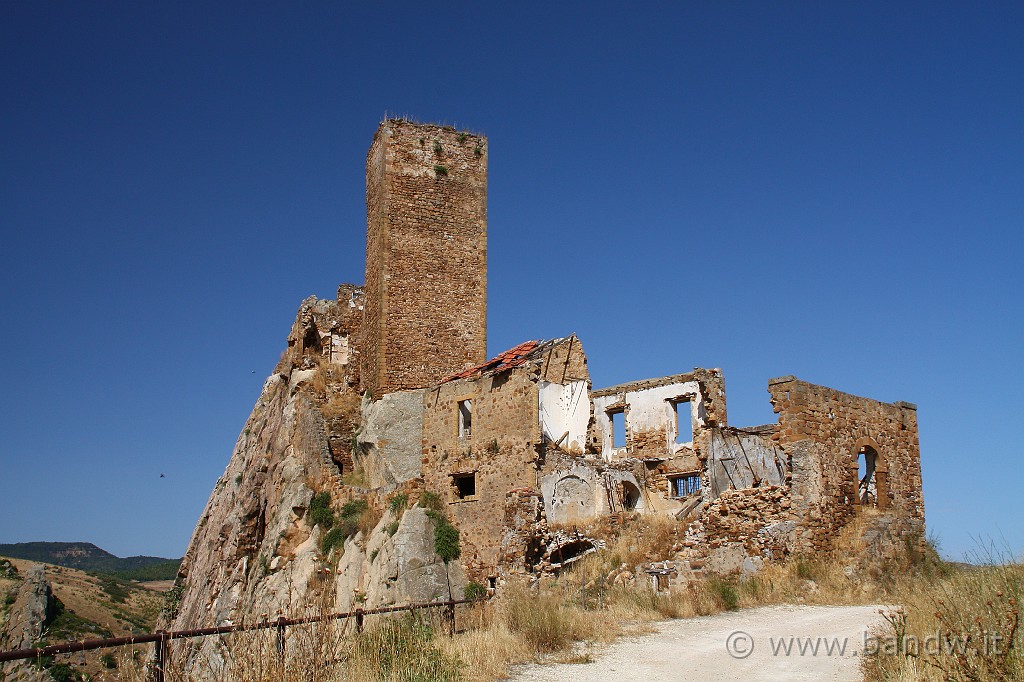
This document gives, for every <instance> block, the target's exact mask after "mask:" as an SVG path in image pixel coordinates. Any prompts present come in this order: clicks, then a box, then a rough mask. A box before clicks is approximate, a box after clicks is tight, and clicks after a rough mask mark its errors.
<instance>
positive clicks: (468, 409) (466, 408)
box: [459, 400, 473, 438]
mask: <svg viewBox="0 0 1024 682" xmlns="http://www.w3.org/2000/svg"><path fill="white" fill-rule="evenodd" d="M472 433H473V401H472V400H460V401H459V438H466V437H467V436H470V435H472Z"/></svg>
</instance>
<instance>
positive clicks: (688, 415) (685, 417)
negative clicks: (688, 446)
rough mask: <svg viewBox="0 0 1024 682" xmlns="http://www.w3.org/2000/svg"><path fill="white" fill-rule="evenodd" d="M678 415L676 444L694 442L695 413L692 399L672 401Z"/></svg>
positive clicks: (676, 415)
mask: <svg viewBox="0 0 1024 682" xmlns="http://www.w3.org/2000/svg"><path fill="white" fill-rule="evenodd" d="M672 408H673V409H674V410H675V417H676V444H678V445H681V444H683V443H692V442H693V413H692V411H691V409H690V399H689V398H687V399H685V400H676V401H674V402H673V403H672Z"/></svg>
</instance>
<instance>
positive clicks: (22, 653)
mask: <svg viewBox="0 0 1024 682" xmlns="http://www.w3.org/2000/svg"><path fill="white" fill-rule="evenodd" d="M487 599H489V597H478V598H476V599H449V600H448V601H432V602H420V603H418V604H405V605H403V606H382V607H379V608H376V609H356V610H355V611H349V612H347V613H329V614H326V615H322V616H306V617H304V618H278V619H276V620H270V621H261V622H258V623H249V624H245V623H243V624H241V625H220V626H217V627H212V628H198V629H193V630H172V631H170V632H153V633H147V634H143V635H130V636H127V637H109V638H107V639H83V640H80V641H77V642H64V643H62V644H52V645H50V646H45V647H39V648H34V649H12V650H10V651H0V663H4V662H7V661H20V660H25V659H29V658H41V657H43V656H56V655H58V654H70V653H75V652H77V651H91V650H93V649H111V648H114V647H119V646H130V645H133V644H149V643H151V642H160V641H161V640H163V641H170V640H172V639H189V638H192V637H208V636H210V635H224V634H228V633H231V632H248V631H252V630H267V629H270V628H281V627H289V626H292V625H307V624H309V623H322V622H324V621H328V620H344V619H345V618H356V617H358V616H372V615H376V614H382V613H396V612H398V611H415V610H416V609H433V608H441V607H449V608H450V609H454V608H455V607H456V606H458V605H459V604H475V603H477V602H482V601H487Z"/></svg>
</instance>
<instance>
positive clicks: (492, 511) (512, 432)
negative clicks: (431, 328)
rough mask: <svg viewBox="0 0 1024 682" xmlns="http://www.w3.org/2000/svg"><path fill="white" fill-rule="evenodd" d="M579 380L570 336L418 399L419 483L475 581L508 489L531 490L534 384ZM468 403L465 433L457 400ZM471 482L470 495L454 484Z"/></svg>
mask: <svg viewBox="0 0 1024 682" xmlns="http://www.w3.org/2000/svg"><path fill="white" fill-rule="evenodd" d="M578 381H584V382H586V384H587V386H588V387H589V375H588V373H587V366H586V356H585V355H584V354H583V349H582V347H581V346H580V342H579V340H578V339H576V337H575V336H571V337H568V338H566V339H562V340H559V341H556V342H549V343H547V344H542V345H540V346H539V347H538V350H536V351H535V352H534V353H533V354H532V355H531V356H530V358H529V360H526V361H524V362H523V363H522V364H520V365H518V366H515V367H511V368H508V369H505V370H502V371H497V372H484V373H482V374H480V375H477V376H473V377H471V378H465V379H455V380H452V381H447V382H444V383H442V384H439V385H437V386H434V387H432V388H430V389H428V390H427V391H426V392H425V393H424V397H423V479H424V484H425V487H426V489H427V490H429V491H433V492H436V493H438V494H439V495H440V496H441V498H442V501H443V502H444V503H445V505H446V509H447V512H448V516H449V518H450V519H451V520H452V522H453V523H454V524H455V525H456V526H457V527H458V528H459V531H460V533H461V537H462V543H463V563H464V565H466V567H467V571H468V573H469V575H470V576H471V577H473V578H474V579H481V578H482V577H485V576H490V575H494V574H495V570H496V566H497V563H498V556H499V553H500V552H501V549H500V547H501V545H502V542H503V534H504V520H505V517H506V498H507V496H508V494H509V493H510V491H513V490H517V489H521V490H536V489H537V488H538V472H539V468H540V467H541V466H542V463H541V461H540V457H541V454H542V453H543V452H545V448H547V447H551V446H550V445H545V439H544V437H543V435H542V432H541V421H540V415H539V412H538V405H539V401H540V385H541V384H542V383H548V384H552V383H562V382H564V384H565V385H568V384H571V383H574V382H578ZM464 401H469V404H470V406H471V411H472V412H471V413H472V422H471V429H470V432H469V433H468V434H466V433H464V431H463V430H462V429H461V428H460V417H459V403H460V402H464ZM460 477H471V478H472V481H473V490H474V493H473V494H472V495H466V494H464V490H463V491H460V489H459V487H458V480H457V479H458V478H460Z"/></svg>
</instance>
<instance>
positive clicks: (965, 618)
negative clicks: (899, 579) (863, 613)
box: [862, 557, 1024, 682]
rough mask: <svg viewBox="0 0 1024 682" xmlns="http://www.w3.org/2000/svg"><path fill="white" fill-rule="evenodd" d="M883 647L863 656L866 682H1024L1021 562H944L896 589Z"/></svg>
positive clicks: (883, 630)
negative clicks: (953, 681)
mask: <svg viewBox="0 0 1024 682" xmlns="http://www.w3.org/2000/svg"><path fill="white" fill-rule="evenodd" d="M897 592H898V596H897V599H896V600H894V601H895V603H898V604H899V605H900V606H899V607H896V608H894V609H891V610H889V611H887V612H886V613H885V614H884V616H885V619H886V621H887V623H886V626H885V627H883V628H881V629H880V630H879V631H878V632H877V635H878V638H879V639H878V642H879V645H880V646H879V651H878V652H877V653H876V655H874V656H868V657H865V659H864V660H863V662H862V669H863V671H864V675H865V679H866V680H869V682H875V681H881V680H887V681H894V682H910V681H912V680H913V681H919V680H920V681H926V680H927V681H932V680H934V681H936V682H938V681H942V680H1022V679H1024V651H1022V649H1024V643H1022V637H1021V627H1020V617H1021V602H1022V601H1024V564H1021V563H1020V562H1019V561H1013V560H1001V559H998V558H996V559H995V560H993V558H992V557H988V558H987V562H986V565H981V566H976V567H971V566H968V567H965V566H959V567H948V566H947V567H944V568H943V570H939V571H935V572H933V573H931V574H930V575H924V576H921V577H919V578H918V579H916V580H913V581H911V580H907V581H905V582H903V583H901V584H900V585H899V587H898V588H897Z"/></svg>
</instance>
